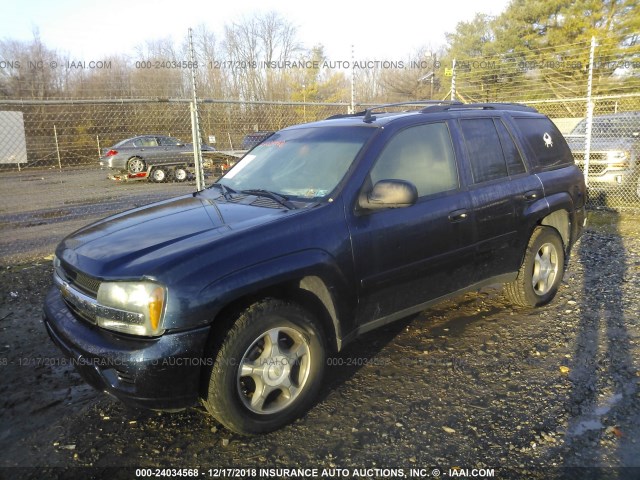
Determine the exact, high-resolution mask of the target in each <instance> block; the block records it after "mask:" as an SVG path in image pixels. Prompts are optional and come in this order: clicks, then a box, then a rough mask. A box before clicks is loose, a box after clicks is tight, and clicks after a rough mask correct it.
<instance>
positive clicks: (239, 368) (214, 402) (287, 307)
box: [203, 299, 325, 434]
mask: <svg viewBox="0 0 640 480" xmlns="http://www.w3.org/2000/svg"><path fill="white" fill-rule="evenodd" d="M324 363H325V342H324V337H323V335H322V333H321V328H320V327H319V326H318V324H317V322H316V320H315V319H314V318H313V317H312V316H311V315H310V314H309V313H308V312H306V311H305V310H303V309H302V308H301V307H299V306H297V305H294V304H289V303H285V302H282V301H279V300H274V299H267V300H264V301H261V302H258V303H256V304H254V305H252V306H251V307H249V308H248V309H247V310H245V311H244V312H243V313H242V314H241V315H240V316H239V317H238V318H237V320H236V321H235V323H234V324H233V326H232V327H231V329H230V330H229V332H228V333H227V336H226V337H225V338H224V340H223V341H222V345H221V346H220V347H219V349H218V350H217V352H216V353H215V362H214V365H213V367H212V368H211V370H210V372H209V373H210V375H209V378H208V388H207V391H206V392H205V398H204V399H203V403H204V405H205V407H206V408H207V410H208V411H209V412H210V413H211V414H212V415H213V416H214V417H216V418H217V419H218V420H219V421H220V422H221V423H222V424H223V425H225V426H226V427H227V428H229V429H230V430H233V431H235V432H238V433H242V434H256V433H263V432H269V431H272V430H276V429H278V428H280V427H282V426H284V425H286V424H287V423H289V422H291V421H293V420H294V419H295V418H297V417H298V416H300V415H302V414H303V413H304V412H306V411H307V410H308V409H309V408H310V406H311V405H312V404H313V401H314V400H315V397H316V394H317V392H318V389H319V388H320V382H321V380H322V374H323V371H324Z"/></svg>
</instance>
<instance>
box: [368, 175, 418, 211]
mask: <svg viewBox="0 0 640 480" xmlns="http://www.w3.org/2000/svg"><path fill="white" fill-rule="evenodd" d="M417 200H418V190H417V189H416V186H415V185H414V184H413V183H411V182H407V181H405V180H380V181H379V182H377V183H376V184H375V185H374V186H373V189H372V190H371V191H370V192H369V193H366V194H365V193H363V194H361V195H360V199H359V202H358V203H359V205H360V207H361V208H365V209H367V210H381V209H384V208H403V207H409V206H411V205H413V204H414V203H416V201H417Z"/></svg>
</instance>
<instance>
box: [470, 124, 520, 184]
mask: <svg viewBox="0 0 640 480" xmlns="http://www.w3.org/2000/svg"><path fill="white" fill-rule="evenodd" d="M460 125H461V127H462V134H463V135H464V141H465V144H466V146H467V152H468V153H469V161H470V162H471V171H472V172H473V181H474V183H482V182H488V181H490V180H495V179H497V178H503V177H507V176H508V175H509V173H508V172H507V164H506V163H505V160H504V155H503V153H502V146H501V144H500V138H499V137H498V132H497V131H496V127H495V125H494V124H493V119H491V118H473V119H467V120H461V121H460Z"/></svg>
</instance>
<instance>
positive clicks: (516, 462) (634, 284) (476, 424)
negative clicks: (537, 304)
mask: <svg viewBox="0 0 640 480" xmlns="http://www.w3.org/2000/svg"><path fill="white" fill-rule="evenodd" d="M590 217H591V226H590V227H589V228H588V230H587V231H586V233H585V235H584V236H583V238H582V240H581V241H580V243H579V245H578V246H577V247H576V248H575V250H574V252H573V254H572V257H571V261H570V262H571V264H570V267H569V270H568V272H567V273H566V275H565V278H564V282H563V285H562V287H561V289H560V292H559V294H558V296H557V297H556V299H555V300H554V302H552V303H551V304H550V305H548V306H546V307H543V308H540V309H537V310H522V309H516V308H513V307H511V306H510V305H509V304H507V303H506V301H505V299H504V297H503V296H502V293H501V290H500V289H499V288H487V289H483V290H481V291H480V292H476V293H473V294H467V295H465V296H463V297H460V298H458V299H455V300H452V301H449V302H447V303H444V304H441V305H438V306H437V307H435V308H432V309H429V310H426V311H424V312H423V313H421V314H420V315H416V316H414V317H411V318H408V319H405V320H402V321H400V322H397V323H395V324H393V325H391V326H390V327H388V328H386V329H383V330H379V331H376V332H373V333H371V334H368V335H367V336H366V337H364V338H362V339H361V340H359V341H358V342H357V343H355V344H352V345H351V346H350V347H349V348H348V350H346V351H344V352H342V353H341V354H340V355H339V356H337V357H335V358H333V359H330V364H331V366H330V367H329V368H328V375H327V379H326V382H325V384H324V388H323V390H322V394H321V396H320V398H318V401H317V404H316V406H315V407H314V408H313V409H312V410H311V411H310V412H309V413H308V414H307V415H306V416H305V417H303V418H302V419H300V420H298V421H297V422H295V423H294V424H293V425H290V426H288V427H286V428H284V429H282V430H280V431H278V432H275V433H273V434H269V435H264V436H259V437H249V438H247V437H241V436H237V435H234V434H232V433H230V432H228V431H226V430H225V429H224V428H223V427H221V426H220V425H219V424H217V423H216V421H215V420H213V419H212V418H210V417H208V416H207V415H206V414H205V413H204V412H203V410H202V409H200V408H193V409H190V410H186V411H182V412H178V413H159V412H150V411H144V410H135V409H129V408H126V407H125V406H123V405H122V404H120V403H119V402H117V401H115V400H112V399H110V398H109V397H107V396H106V395H104V394H101V393H98V392H94V391H93V390H91V389H90V388H89V387H87V386H86V385H84V383H83V382H82V380H81V379H80V377H79V376H78V375H77V374H76V373H75V371H74V370H73V368H72V367H70V366H68V365H66V364H65V362H64V360H63V359H62V356H61V355H60V353H59V351H58V350H57V349H56V348H55V346H54V345H53V344H52V342H51V341H50V340H49V339H48V337H47V335H46V333H45V331H44V328H43V325H42V321H41V318H40V315H41V313H40V312H41V304H42V301H43V297H44V294H45V292H46V291H47V289H48V287H49V285H50V283H51V281H50V277H51V262H50V261H48V260H37V261H36V260H32V261H31V262H28V263H25V264H21V265H10V266H4V267H2V271H1V272H0V299H1V300H0V302H1V304H0V372H1V373H0V406H1V409H0V425H1V428H0V478H7V479H9V478H18V477H23V476H27V477H32V478H77V477H79V476H80V475H81V474H82V475H84V476H85V477H87V478H88V477H89V476H91V475H93V476H94V477H96V478H99V477H100V478H101V477H103V476H107V474H108V475H109V477H113V476H114V475H115V476H116V477H122V478H136V475H135V470H108V468H109V467H135V468H138V467H164V468H198V469H199V471H200V473H201V475H202V476H209V472H208V470H209V469H217V468H227V467H228V468H244V469H251V468H256V469H260V468H318V469H320V472H321V471H322V469H323V468H327V469H338V468H345V469H349V473H350V477H351V478H353V477H355V473H360V476H361V477H369V478H372V477H383V476H384V475H382V474H383V473H390V472H379V471H376V470H372V469H384V468H388V469H400V468H401V469H405V470H403V473H404V474H405V475H409V473H410V472H411V470H410V469H424V470H423V471H422V473H424V475H423V476H424V477H427V476H428V475H430V474H431V472H432V470H433V469H434V468H438V469H439V470H440V471H441V472H442V476H445V477H446V476H459V475H456V471H452V470H453V469H455V468H462V469H469V470H468V471H467V473H469V474H471V473H472V471H471V469H474V468H475V469H480V468H487V469H494V473H495V478H620V479H627V478H640V360H639V359H640V325H639V321H638V317H639V315H638V313H639V303H638V298H640V275H639V271H640V220H636V219H635V218H634V217H633V216H632V215H630V214H627V215H624V216H622V217H620V216H618V215H613V214H597V215H595V214H592V215H591V216H590ZM77 467H93V468H94V469H97V470H84V471H80V470H77ZM101 469H106V470H101ZM354 469H369V470H365V471H362V470H359V471H358V470H356V471H355V472H354ZM457 472H458V473H459V472H460V470H457ZM462 472H464V470H463V471H462ZM205 473H206V475H205ZM211 473H216V472H215V471H214V472H211ZM218 473H219V472H218ZM234 473H237V472H234ZM245 473H246V472H245ZM258 473H259V471H258ZM275 473H276V476H277V474H278V473H281V475H280V476H281V477H284V478H287V475H284V474H282V472H275ZM391 473H393V472H391ZM342 477H343V478H344V477H345V475H344V474H343V476H342ZM396 477H397V475H396ZM289 478H291V477H289ZM296 478H298V477H296ZM387 478H393V475H388V476H387Z"/></svg>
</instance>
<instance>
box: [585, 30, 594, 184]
mask: <svg viewBox="0 0 640 480" xmlns="http://www.w3.org/2000/svg"><path fill="white" fill-rule="evenodd" d="M595 51H596V37H591V50H590V52H589V79H588V81H587V122H586V130H585V136H584V183H585V184H586V185H587V187H588V186H589V157H590V156H591V126H592V123H593V106H594V105H593V101H592V100H591V87H592V85H593V58H594V56H595Z"/></svg>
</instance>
